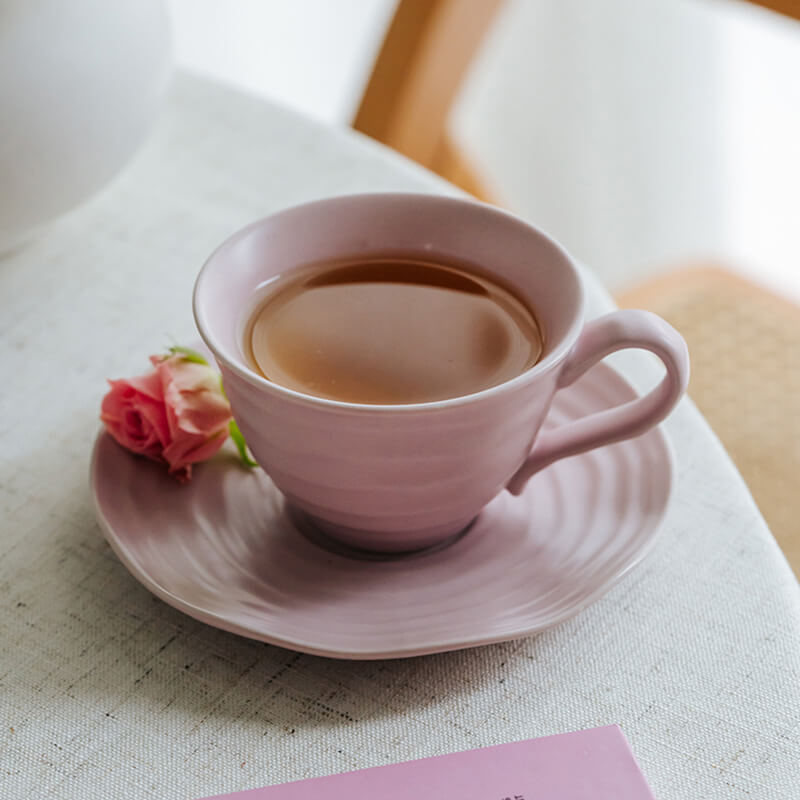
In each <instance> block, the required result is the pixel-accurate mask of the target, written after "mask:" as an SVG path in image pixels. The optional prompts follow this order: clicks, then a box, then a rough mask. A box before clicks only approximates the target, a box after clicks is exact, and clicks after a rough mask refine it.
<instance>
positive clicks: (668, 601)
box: [0, 78, 800, 800]
mask: <svg viewBox="0 0 800 800" xmlns="http://www.w3.org/2000/svg"><path fill="white" fill-rule="evenodd" d="M368 190H416V191H434V192H436V191H439V192H442V191H445V192H446V191H452V190H451V189H450V188H449V187H447V186H446V185H445V184H443V183H442V182H440V181H438V180H436V179H434V178H432V177H431V176H429V175H428V174H427V173H425V172H424V171H422V170H421V169H419V168H417V167H415V166H413V165H412V164H410V163H408V162H406V161H404V160H402V159H400V158H399V157H397V156H395V155H393V154H391V153H389V152H387V151H385V150H383V149H382V148H380V147H379V146H377V145H375V144H373V143H371V142H369V141H367V140H365V139H363V138H360V137H358V136H355V135H353V134H351V133H349V132H346V131H337V130H330V129H325V128H321V127H318V126H316V125H313V124H312V123H310V122H308V121H307V120H304V119H302V118H299V117H297V116H295V115H293V114H291V113H289V112H287V111H284V110H282V109H279V108H273V107H271V106H269V105H266V104H264V103H262V102H259V101H256V100H253V99H249V98H246V97H243V96H240V95H237V94H235V93H233V92H230V91H227V90H224V89H220V88H216V87H212V86H210V85H209V84H206V83H203V82H200V81H196V80H193V79H186V78H183V79H180V80H178V81H177V82H176V85H175V87H174V91H173V93H172V97H171V102H170V106H169V108H168V110H167V112H166V113H165V116H164V118H163V120H162V122H161V124H160V126H159V129H158V130H157V132H156V134H155V136H154V137H153V138H152V139H151V140H150V141H149V143H148V144H147V145H146V147H145V148H144V150H143V151H142V152H141V153H140V154H139V156H138V157H137V159H136V161H135V162H134V163H133V164H132V165H131V167H130V168H129V169H128V170H127V171H126V172H125V173H124V175H122V176H121V177H120V178H119V179H117V180H116V181H115V182H114V183H113V185H112V186H110V187H108V188H107V189H106V190H105V191H104V192H103V193H102V194H101V195H100V196H98V197H97V198H96V199H95V200H93V201H92V202H91V203H90V204H88V205H87V206H85V207H83V208H81V209H80V210H78V211H77V212H75V213H73V214H71V215H70V216H69V217H67V218H66V219H64V220H62V221H60V222H59V223H58V224H56V225H54V226H53V227H52V228H50V229H48V230H47V231H45V232H44V233H42V235H41V236H40V237H39V238H38V239H37V240H36V241H34V242H32V243H31V244H30V245H29V246H27V247H25V248H23V249H21V250H19V251H18V252H16V253H13V254H11V255H10V256H7V257H6V258H5V259H3V260H0V329H2V351H0V359H1V360H0V367H1V368H2V381H3V388H2V394H0V412H1V413H0V445H1V446H0V509H1V510H0V513H1V514H2V529H1V530H0V597H2V611H1V612H0V636H1V637H2V650H1V651H0V796H2V797H3V798H9V799H11V798H14V799H15V800H16V798H29V797H30V798H34V797H59V798H80V799H81V800H93V799H94V798H112V797H135V798H164V799H168V800H177V799H178V798H180V800H186V799H188V798H196V797H201V796H206V795H212V794H217V793H222V792H229V791H234V790H237V789H243V788H250V787H256V786H260V785H264V784H270V783H278V782H282V781H288V780H294V779H299V778H303V777H309V776H316V775H323V774H326V773H331V772H339V771H344V770H349V769H353V768H358V767H366V766H373V765H378V764H385V763H389V762H393V761H399V760H405V759H411V758H417V757H423V756H429V755H434V754H439V753H446V752H449V751H454V750H463V749H468V748H473V747H480V746H483V745H490V744H496V743H501V742H506V741H513V740H518V739H523V738H528V737H533V736H539V735H544V734H550V733H558V732H562V731H570V730H576V729H579V728H585V727H590V726H595V725H604V724H609V723H618V724H619V725H621V727H622V729H623V731H624V733H625V734H626V736H627V737H628V739H629V740H630V742H631V744H632V746H633V749H634V751H635V753H636V755H637V757H638V759H639V761H640V763H641V765H642V768H643V770H644V772H645V774H646V776H647V778H648V780H649V781H650V783H651V785H652V787H653V790H654V792H655V795H656V797H657V798H659V800H686V799H687V798H748V799H749V800H755V798H764V800H778V798H787V799H791V800H797V798H798V797H800V592H798V585H797V582H796V581H795V579H794V578H793V576H792V574H791V572H790V570H789V568H788V566H787V564H786V562H785V561H784V559H783V556H782V555H781V553H780V551H779V550H778V548H777V546H776V544H775V542H774V540H773V538H772V536H771V535H770V533H769V532H768V530H767V528H766V527H765V525H764V522H763V520H762V519H761V516H760V515H759V513H758V511H757V510H756V508H755V506H754V505H753V502H752V500H751V498H750V496H749V494H748V492H747V490H746V488H745V486H744V485H743V483H742V481H741V479H740V477H739V475H738V474H737V473H736V471H735V469H734V468H733V466H732V465H731V462H730V461H729V459H728V457H727V455H726V454H725V452H724V451H723V449H722V447H721V446H720V445H719V443H718V442H717V440H716V438H715V437H714V436H713V434H712V433H711V431H710V430H709V428H708V427H707V425H706V424H705V422H704V421H703V419H702V418H701V416H700V415H699V414H698V412H697V411H696V410H695V408H694V407H693V406H692V405H691V403H690V402H688V401H684V402H683V403H682V405H681V407H680V408H679V410H678V411H677V412H676V413H675V414H674V415H673V416H672V417H671V419H670V420H669V421H668V423H667V424H666V428H667V430H668V432H669V434H670V435H671V438H672V441H673V443H674V445H675V449H676V452H677V456H678V463H679V467H678V473H679V474H678V485H677V492H676V494H675V498H674V504H673V505H672V507H671V510H670V512H669V515H668V519H667V521H666V525H665V528H664V530H663V533H662V535H661V537H660V539H659V542H658V544H657V546H656V548H655V550H654V552H653V553H652V554H651V555H650V556H649V557H648V558H647V559H646V561H645V562H644V563H643V564H642V565H640V566H639V567H637V568H636V569H635V570H634V571H633V572H632V573H631V574H630V575H629V576H628V577H626V578H625V579H624V580H623V581H622V582H621V583H620V585H619V586H617V587H616V588H615V589H614V590H613V591H611V592H610V593H609V594H608V595H607V596H606V597H604V598H603V599H602V600H600V601H599V602H597V603H595V604H594V605H593V606H591V607H590V608H588V609H587V610H585V611H584V612H582V613H581V614H579V615H578V616H577V617H575V618H574V619H572V620H571V621H569V622H566V623H564V624H562V625H560V626H558V627H557V628H555V629H553V630H550V631H548V632H546V633H543V634H541V635H539V636H535V637H532V638H528V639H524V640H520V641H514V642H509V643H506V644H500V645H493V646H487V647H482V648H477V649H472V650H465V651H461V652H455V653H449V654H444V655H437V656H429V657H423V658H415V659H410V660H403V661H390V662H371V663H370V662H367V663H348V662H339V661H332V660H326V659H322V658H314V657H310V656H305V655H299V654H296V653H293V652H290V651H287V650H282V649H279V648H276V647H272V646H269V645H265V644H261V643H257V642H254V641H249V640H246V639H242V638H238V637H236V636H234V635H231V634H228V633H224V632H221V631H219V630H216V629H214V628H211V627H207V626H205V625H202V624H200V623H199V622H195V621H194V620H192V619H190V618H188V617H186V616H184V615H183V614H181V613H179V612H178V611H176V610H174V609H172V608H171V607H169V606H167V605H165V604H164V603H162V602H161V601H159V600H157V599H155V598H154V597H153V596H151V595H150V594H149V593H148V592H147V591H146V590H145V589H144V588H142V587H141V586H140V585H139V584H138V583H137V582H136V581H135V580H134V579H133V578H132V577H131V576H130V575H129V574H128V573H127V572H126V571H125V569H124V568H123V567H122V565H121V564H120V563H119V561H118V560H117V559H116V558H115V556H114V555H113V553H112V552H111V550H110V549H109V547H108V546H107V544H106V543H105V541H104V539H103V537H102V535H101V533H100V530H99V528H98V527H97V525H96V523H95V520H94V515H93V510H92V504H91V499H90V495H89V490H88V485H87V473H88V465H89V455H90V450H91V446H92V441H93V439H94V436H95V433H96V431H97V429H98V419H97V417H98V409H99V402H100V398H101V396H102V394H103V393H104V392H105V388H106V387H105V383H104V379H105V378H106V377H107V376H117V377H118V376H123V375H130V374H136V373H137V372H139V371H142V369H143V367H144V366H145V359H146V357H147V355H148V354H150V353H155V352H160V351H162V350H163V348H164V346H165V345H166V344H169V343H171V342H172V341H173V340H175V341H179V342H187V341H191V340H193V339H194V338H195V334H194V328H193V324H192V320H191V308H190V295H191V289H192V284H193V281H194V278H195V275H196V273H197V271H198V269H199V267H200V265H201V264H202V262H203V260H204V258H205V256H206V255H207V254H208V253H209V252H210V250H211V249H212V248H213V247H214V246H215V245H216V244H217V243H219V242H220V241H221V240H222V239H223V238H224V237H225V236H227V235H228V234H229V233H231V232H232V231H233V230H235V229H237V228H238V227H240V226H242V225H244V224H245V223H247V222H249V221H251V220H253V219H255V218H257V217H260V216H263V215H265V214H268V213H270V212H272V211H275V210H276V209H279V208H281V207H284V206H287V205H290V204H294V203H297V202H300V201H304V200H309V199H312V198H316V197H322V196H325V195H332V194H340V193H347V192H357V191H368ZM588 280H589V283H590V293H591V305H592V313H597V312H598V311H601V310H603V309H605V308H607V307H608V306H609V304H610V300H609V299H608V297H607V296H606V295H605V294H604V293H603V292H602V290H601V289H600V288H599V287H598V286H597V284H596V282H593V281H592V279H591V278H589V279H588ZM653 369H654V366H653V365H652V364H651V362H650V361H649V360H648V359H647V358H646V357H637V356H635V355H634V356H630V357H628V358H627V359H626V360H625V370H626V372H627V374H628V375H629V376H630V377H631V378H632V380H633V381H634V383H637V384H640V385H641V386H643V387H644V386H647V385H649V384H650V383H651V382H652V380H653V375H654V374H655V373H653ZM354 800H356V799H355V798H354ZM487 800H492V798H487Z"/></svg>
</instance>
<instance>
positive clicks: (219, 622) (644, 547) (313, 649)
mask: <svg viewBox="0 0 800 800" xmlns="http://www.w3.org/2000/svg"><path fill="white" fill-rule="evenodd" d="M597 368H600V369H604V370H607V371H609V372H611V373H613V375H614V377H615V378H617V379H618V380H620V381H621V382H622V383H624V385H625V386H626V388H627V389H628V390H630V391H632V392H634V393H635V394H637V395H638V392H637V391H636V389H635V388H634V387H633V386H632V385H631V383H630V382H629V381H628V380H627V379H626V378H625V376H624V375H623V374H622V373H621V372H620V371H619V370H617V369H616V368H614V367H613V366H612V365H610V364H605V363H601V364H598V365H596V366H595V367H594V369H597ZM647 435H655V438H657V440H658V442H659V445H660V447H661V449H662V454H663V457H664V462H663V463H664V471H665V478H666V481H667V486H666V491H665V493H664V501H663V504H662V507H661V509H660V517H659V519H658V520H657V521H656V522H655V523H654V524H653V525H652V528H651V530H650V532H649V534H648V536H647V539H646V540H645V541H643V542H642V543H641V545H640V547H639V549H638V551H637V552H636V554H635V555H634V556H633V557H632V558H630V559H628V560H627V561H626V563H625V564H624V566H623V567H622V568H621V569H619V570H617V571H615V572H614V573H613V574H612V575H611V576H609V577H608V578H607V579H606V580H604V581H602V582H601V583H600V584H599V585H598V586H596V587H595V588H594V589H593V590H592V591H591V592H590V593H589V594H588V595H586V596H585V597H582V598H581V599H580V600H579V601H578V602H576V603H575V604H572V605H570V606H569V607H568V608H566V609H565V610H564V611H562V612H561V613H559V614H558V615H556V616H555V617H554V618H553V619H551V620H549V621H548V622H547V623H546V624H542V625H539V626H537V627H534V628H530V627H528V628H522V629H519V630H515V631H512V632H506V633H498V634H495V635H489V636H481V635H480V634H478V635H476V636H474V637H472V638H469V639H465V638H464V637H463V636H459V637H458V638H457V639H454V640H448V641H441V640H439V641H437V642H436V643H435V644H433V643H431V644H424V643H423V644H417V645H410V646H408V647H399V648H393V649H390V650H374V649H372V650H371V649H369V648H361V649H356V648H352V647H344V648H339V649H330V648H326V647H319V646H318V645H315V644H314V643H313V642H311V641H306V640H303V639H301V638H296V639H295V638H292V639H288V638H284V637H281V636H277V635H272V634H269V633H265V632H262V631H260V630H255V629H253V628H247V627H244V626H242V625H238V624H236V623H235V622H231V621H230V620H229V619H227V618H226V617H224V616H222V615H220V614H219V613H217V612H214V611H209V610H206V609H204V608H201V607H200V606H198V605H195V604H194V603H190V602H188V601H186V600H184V599H182V598H181V597H179V596H178V595H176V594H175V593H173V592H171V591H170V590H168V589H166V588H165V587H163V586H161V585H160V584H159V583H158V582H157V581H155V580H154V579H152V578H151V577H150V575H149V574H148V573H147V572H145V571H144V570H143V569H141V568H140V567H139V566H138V565H137V563H136V561H135V559H133V558H132V557H131V555H130V554H129V552H128V550H127V548H126V547H125V545H124V542H123V541H122V540H120V539H119V537H118V536H117V535H116V534H115V533H114V530H113V528H112V526H111V524H110V523H109V521H108V519H107V518H106V516H105V514H104V513H103V510H102V509H101V507H100V502H99V499H98V491H97V485H98V461H99V451H100V445H101V443H102V442H103V441H104V440H105V439H106V437H107V438H108V439H111V441H112V442H113V444H114V445H115V446H116V447H120V449H123V450H124V448H122V447H121V445H119V444H118V443H117V442H115V441H114V440H113V437H111V435H110V434H109V433H108V432H107V431H106V430H105V428H104V427H102V426H101V427H100V429H99V431H98V434H97V435H96V437H95V440H94V444H93V447H92V455H91V462H90V468H89V476H90V480H89V483H90V491H91V495H92V503H93V507H94V511H95V516H96V519H97V523H98V525H99V527H100V529H101V531H102V533H103V536H104V538H105V540H106V541H107V542H108V544H109V546H110V547H111V549H112V550H113V551H114V553H115V555H116V556H117V558H119V560H120V562H121V563H122V565H123V566H124V567H125V568H126V569H127V570H128V572H129V573H130V574H131V575H132V577H133V578H135V579H136V580H137V581H138V582H139V583H140V584H141V585H142V586H144V588H145V589H147V590H148V591H150V592H151V593H152V594H153V595H155V596H156V597H158V598H159V599H160V600H162V601H163V602H165V603H167V604H168V605H170V606H172V607H173V608H175V609H176V610H178V611H180V612H182V613H184V614H186V615H187V616H189V617H191V618H192V619H194V620H196V621H198V622H201V623H203V624H206V625H210V626H212V627H215V628H218V629H220V630H224V631H226V632H228V633H232V634H235V635H237V636H243V637H245V638H248V639H252V640H254V641H260V642H264V643H266V644H269V645H274V646H277V647H282V648H285V649H288V650H292V651H294V652H302V653H306V654H308V655H312V656H319V657H323V658H333V659H338V660H345V661H373V660H375V661H377V660H387V659H398V658H414V657H418V656H424V655H433V654H436V653H444V652H455V651H457V650H464V649H468V648H472V647H482V646H484V645H491V644H498V643H501V642H507V641H514V640H516V639H522V638H526V637H528V636H535V635H538V634H540V633H542V632H544V631H546V630H548V629H550V628H553V627H555V626H556V625H560V624H561V623H562V622H565V621H566V620H568V619H571V618H572V617H574V616H577V615H578V614H579V613H581V612H582V611H584V610H585V609H586V608H588V607H589V606H590V605H592V604H593V603H595V602H597V600H599V599H600V598H601V597H603V596H604V595H606V594H608V592H610V591H611V590H612V589H613V588H614V587H615V586H617V585H618V584H619V583H620V581H622V579H623V578H624V577H625V576H627V575H628V574H629V573H630V572H631V571H632V570H633V569H634V568H636V567H637V566H638V565H639V564H641V562H642V561H643V560H644V559H645V558H646V557H647V556H648V555H649V554H650V553H651V552H652V550H653V548H654V547H655V544H656V542H657V540H658V538H659V537H660V535H661V533H662V531H663V528H664V523H665V520H666V518H667V512H668V511H669V508H670V506H671V503H672V500H673V497H674V492H675V482H676V472H677V459H676V455H675V450H674V447H673V445H672V442H671V441H670V438H669V437H668V436H667V435H666V432H665V431H664V429H663V423H662V424H660V425H657V426H655V427H653V428H650V429H649V430H648V431H646V432H645V433H644V434H641V435H640V436H647ZM638 438H639V437H633V438H632V439H629V440H627V441H629V442H635V441H636V439H638ZM605 446H606V447H607V446H608V445H605ZM591 452H592V451H587V452H584V453H579V454H576V455H574V456H570V457H569V458H583V457H586V456H587V455H589V454H590V453H591ZM131 455H132V454H131ZM143 463H144V462H143ZM554 463H558V462H554ZM549 468H550V467H546V468H545V470H546V469H549ZM545 470H543V471H545ZM501 491H507V490H505V489H503V490H501Z"/></svg>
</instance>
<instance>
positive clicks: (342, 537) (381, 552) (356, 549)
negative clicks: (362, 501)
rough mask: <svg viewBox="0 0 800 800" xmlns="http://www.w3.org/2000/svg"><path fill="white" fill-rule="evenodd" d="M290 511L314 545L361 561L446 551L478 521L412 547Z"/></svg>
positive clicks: (422, 539)
mask: <svg viewBox="0 0 800 800" xmlns="http://www.w3.org/2000/svg"><path fill="white" fill-rule="evenodd" d="M286 512H287V514H288V516H289V518H290V519H291V520H292V522H293V523H294V525H295V526H296V528H297V530H298V531H300V533H302V535H303V536H305V537H306V539H308V540H309V541H310V542H312V543H313V544H315V545H317V546H318V547H321V548H322V549H324V550H327V551H329V552H331V553H335V554H336V555H341V556H346V557H347V558H354V559H358V560H360V561H385V560H390V559H395V558H408V557H411V556H417V555H428V554H430V553H435V552H438V551H439V550H444V549H445V548H447V547H450V545H452V544H454V543H455V542H457V541H458V540H459V539H461V537H462V536H465V535H466V534H467V532H468V531H469V530H470V528H472V526H473V524H474V523H475V520H476V519H477V517H473V518H472V519H471V520H469V521H468V522H467V523H466V524H463V525H459V526H458V527H457V528H455V529H454V530H453V529H452V526H451V530H446V531H445V533H444V535H442V533H441V532H439V531H434V532H431V535H430V538H428V537H426V536H425V534H422V535H421V536H420V537H418V539H417V542H419V543H418V544H416V543H415V545H414V546H411V547H408V546H407V545H406V546H404V543H403V542H402V541H397V539H395V538H393V537H392V536H391V535H387V537H386V539H385V541H383V542H381V541H380V534H376V533H374V532H370V531H361V530H355V529H353V528H345V527H343V526H340V525H334V524H333V523H330V522H326V521H325V520H321V519H319V518H318V517H315V516H313V515H312V514H309V513H308V512H306V511H303V510H302V509H299V508H297V507H296V506H293V505H291V504H288V505H287V507H286ZM406 541H407V540H406ZM365 542H369V544H365Z"/></svg>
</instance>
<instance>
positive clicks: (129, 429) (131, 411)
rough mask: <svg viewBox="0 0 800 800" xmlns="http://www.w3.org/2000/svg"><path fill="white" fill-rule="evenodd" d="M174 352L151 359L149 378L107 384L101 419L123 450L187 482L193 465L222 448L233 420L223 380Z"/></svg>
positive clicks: (196, 361) (198, 360) (193, 359)
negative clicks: (164, 466)
mask: <svg viewBox="0 0 800 800" xmlns="http://www.w3.org/2000/svg"><path fill="white" fill-rule="evenodd" d="M173 353H174V354H173V355H171V356H151V357H150V361H151V362H152V364H153V367H154V369H153V370H151V371H150V372H148V373H147V374H145V375H139V376H138V377H135V378H130V379H128V380H116V381H109V384H111V390H110V391H109V392H108V394H107V395H106V396H105V397H104V398H103V404H102V410H101V414H100V419H101V420H102V421H103V422H104V423H105V426H106V429H107V430H108V432H109V433H110V434H111V435H112V436H113V437H114V438H115V439H116V440H117V441H118V442H119V443H120V444H121V445H122V446H123V447H125V448H127V449H128V450H131V451H133V452H134V453H138V454H139V455H143V456H147V458H151V459H153V460H154V461H161V462H164V463H166V464H167V465H168V466H169V472H170V474H172V475H174V476H175V477H176V478H177V479H178V480H179V481H181V482H185V481H188V480H189V479H190V478H191V476H192V464H195V463H197V462H198V461H205V460H206V459H207V458H210V457H211V456H212V455H214V453H216V452H217V450H219V448H220V447H222V445H223V443H224V442H225V439H226V438H227V436H228V432H229V426H230V425H231V423H232V418H231V409H230V406H229V405H228V401H227V399H226V398H225V395H224V394H223V392H222V384H221V383H220V377H219V375H218V374H217V373H216V372H215V371H214V370H213V369H211V367H209V366H208V364H206V363H202V359H201V358H200V357H199V356H196V354H193V353H191V351H182V352H175V351H173ZM186 353H190V354H191V357H187V355H186ZM237 444H238V443H237Z"/></svg>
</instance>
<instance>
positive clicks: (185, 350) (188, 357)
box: [169, 344, 208, 366]
mask: <svg viewBox="0 0 800 800" xmlns="http://www.w3.org/2000/svg"><path fill="white" fill-rule="evenodd" d="M169 354H170V355H171V356H183V358H184V361H191V362H192V363H194V364H205V365H206V366H208V361H207V360H206V359H205V358H203V356H201V355H200V353H198V352H197V350H192V349H191V348H190V347H180V346H179V345H177V344H176V345H173V346H172V347H170V348H169Z"/></svg>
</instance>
